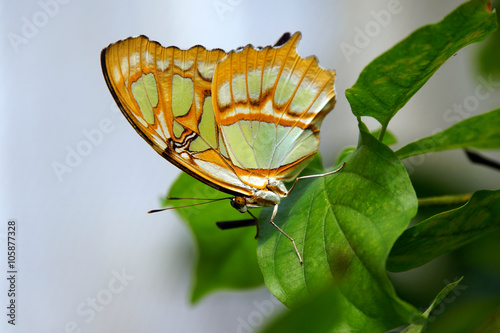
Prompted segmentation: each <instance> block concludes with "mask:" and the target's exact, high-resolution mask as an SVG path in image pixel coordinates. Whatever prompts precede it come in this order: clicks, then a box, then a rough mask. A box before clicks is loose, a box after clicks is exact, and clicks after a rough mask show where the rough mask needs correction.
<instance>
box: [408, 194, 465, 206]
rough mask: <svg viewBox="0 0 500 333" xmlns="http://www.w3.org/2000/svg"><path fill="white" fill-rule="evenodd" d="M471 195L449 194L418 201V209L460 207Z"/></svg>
mask: <svg viewBox="0 0 500 333" xmlns="http://www.w3.org/2000/svg"><path fill="white" fill-rule="evenodd" d="M471 196H472V194H471V193H467V194H451V195H441V196H436V197H428V198H420V199H418V207H419V208H420V207H432V206H449V205H462V204H465V203H466V202H467V201H469V199H470V197H471Z"/></svg>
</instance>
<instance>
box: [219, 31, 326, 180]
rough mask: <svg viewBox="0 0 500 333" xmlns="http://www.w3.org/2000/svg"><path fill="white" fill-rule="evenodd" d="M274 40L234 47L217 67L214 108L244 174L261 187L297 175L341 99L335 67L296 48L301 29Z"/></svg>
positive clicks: (241, 172)
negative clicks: (337, 95)
mask: <svg viewBox="0 0 500 333" xmlns="http://www.w3.org/2000/svg"><path fill="white" fill-rule="evenodd" d="M286 37H288V36H287V35H284V37H283V38H281V39H280V41H279V42H278V43H277V44H276V45H275V46H274V47H271V46H268V47H266V48H254V47H252V46H251V45H248V46H246V47H244V48H240V49H238V50H236V51H231V52H230V53H229V54H228V55H227V56H226V57H225V58H224V59H222V60H221V61H220V62H219V63H218V64H217V67H216V69H215V74H214V77H213V82H212V95H213V101H214V111H215V117H216V120H217V124H218V125H219V131H220V133H221V137H222V138H223V140H224V143H225V145H226V149H227V152H228V154H229V157H230V160H231V161H232V163H233V165H234V168H235V169H236V170H237V172H238V173H239V174H240V178H241V179H242V180H243V181H244V182H246V183H247V184H250V185H251V186H253V187H256V188H262V186H265V184H266V183H267V182H266V179H267V178H275V179H282V180H291V179H293V178H295V177H296V176H297V175H298V173H299V172H300V171H301V170H302V169H303V168H304V167H305V166H306V165H307V163H308V162H309V161H310V159H311V158H312V157H313V156H314V154H315V153H316V152H317V150H318V145H319V140H318V134H319V127H320V124H321V121H322V120H323V118H324V117H325V115H326V114H327V113H328V112H329V111H330V110H331V109H332V108H333V106H334V104H335V92H334V81H335V72H334V71H329V70H324V69H323V68H321V67H319V65H318V62H317V60H316V58H315V57H309V58H301V57H300V56H299V55H298V54H297V51H296V47H297V43H298V41H299V39H300V33H295V34H294V35H293V36H291V37H289V39H288V40H286Z"/></svg>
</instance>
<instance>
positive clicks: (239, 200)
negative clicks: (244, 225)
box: [231, 196, 248, 213]
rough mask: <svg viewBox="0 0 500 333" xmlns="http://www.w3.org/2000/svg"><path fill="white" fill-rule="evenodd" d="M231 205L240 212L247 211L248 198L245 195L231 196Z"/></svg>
mask: <svg viewBox="0 0 500 333" xmlns="http://www.w3.org/2000/svg"><path fill="white" fill-rule="evenodd" d="M231 206H233V208H235V209H236V210H237V211H239V212H240V213H246V212H247V211H248V207H247V200H246V199H245V197H239V196H238V197H234V198H231Z"/></svg>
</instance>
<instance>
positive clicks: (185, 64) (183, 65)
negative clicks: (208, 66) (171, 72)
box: [174, 59, 194, 71]
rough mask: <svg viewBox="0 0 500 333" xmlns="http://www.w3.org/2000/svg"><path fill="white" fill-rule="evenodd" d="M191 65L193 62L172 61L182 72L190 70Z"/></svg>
mask: <svg viewBox="0 0 500 333" xmlns="http://www.w3.org/2000/svg"><path fill="white" fill-rule="evenodd" d="M193 63H194V61H193V60H188V61H181V60H179V59H174V65H175V66H177V67H179V68H180V69H181V70H183V71H187V70H188V69H190V68H191V66H193Z"/></svg>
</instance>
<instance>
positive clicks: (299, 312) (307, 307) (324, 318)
mask: <svg viewBox="0 0 500 333" xmlns="http://www.w3.org/2000/svg"><path fill="white" fill-rule="evenodd" d="M339 305H340V303H339V292H338V289H336V288H334V287H330V288H327V289H326V290H325V291H323V292H321V293H319V294H318V295H315V296H314V297H311V298H310V299H308V300H306V301H305V302H303V303H301V304H299V306H298V307H297V308H295V309H292V310H290V311H287V312H285V313H284V314H282V315H281V316H279V317H278V318H277V319H275V320H273V321H272V322H271V323H270V324H267V325H266V327H265V328H264V329H263V330H262V331H261V333H304V332H307V333H324V332H332V331H333V329H335V328H336V327H338V324H339V323H340V321H341V319H342V309H341V308H340V306H339Z"/></svg>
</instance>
